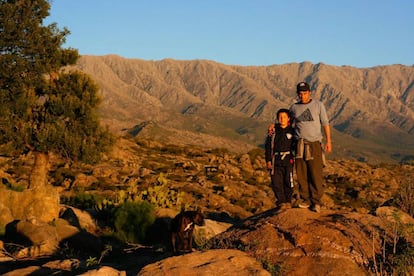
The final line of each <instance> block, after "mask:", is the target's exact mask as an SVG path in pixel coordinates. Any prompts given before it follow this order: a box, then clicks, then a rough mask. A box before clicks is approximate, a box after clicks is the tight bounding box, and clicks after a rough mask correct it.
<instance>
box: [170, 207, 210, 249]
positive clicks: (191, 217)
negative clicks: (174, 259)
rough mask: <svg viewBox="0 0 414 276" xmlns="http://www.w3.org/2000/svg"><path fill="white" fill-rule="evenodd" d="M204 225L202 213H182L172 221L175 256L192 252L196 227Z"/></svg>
mask: <svg viewBox="0 0 414 276" xmlns="http://www.w3.org/2000/svg"><path fill="white" fill-rule="evenodd" d="M195 225H198V226H203V225H204V216H203V214H201V212H200V211H181V212H180V213H179V214H178V215H176V216H175V217H174V218H173V219H172V221H171V245H172V251H173V254H177V253H180V252H183V253H186V252H191V251H192V247H193V231H194V226H195Z"/></svg>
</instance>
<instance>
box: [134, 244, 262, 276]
mask: <svg viewBox="0 0 414 276" xmlns="http://www.w3.org/2000/svg"><path fill="white" fill-rule="evenodd" d="M138 275H139V276H158V275H159V276H161V275H177V276H180V275H206V276H207V275H221V276H226V275H238V276H252V275H255V276H256V275H257V276H270V273H269V272H268V271H266V270H265V269H263V267H262V265H261V264H260V263H259V262H258V261H257V260H256V259H254V258H252V257H251V256H249V255H248V254H246V253H244V252H242V251H239V250H231V249H230V250H226V249H224V250H221V249H216V250H209V251H205V252H193V253H190V254H186V255H182V256H176V257H171V258H167V259H164V260H161V261H158V262H156V263H153V264H150V265H147V266H145V267H144V268H143V269H141V271H140V272H139V273H138Z"/></svg>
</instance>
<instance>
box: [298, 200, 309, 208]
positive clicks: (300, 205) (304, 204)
mask: <svg viewBox="0 0 414 276" xmlns="http://www.w3.org/2000/svg"><path fill="white" fill-rule="evenodd" d="M298 207H299V208H302V209H308V208H309V204H308V203H306V202H303V201H301V202H299V204H298Z"/></svg>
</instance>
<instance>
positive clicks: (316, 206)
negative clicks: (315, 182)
mask: <svg viewBox="0 0 414 276" xmlns="http://www.w3.org/2000/svg"><path fill="white" fill-rule="evenodd" d="M311 210H312V211H314V212H315V213H320V212H321V205H319V204H314V205H312V208H311Z"/></svg>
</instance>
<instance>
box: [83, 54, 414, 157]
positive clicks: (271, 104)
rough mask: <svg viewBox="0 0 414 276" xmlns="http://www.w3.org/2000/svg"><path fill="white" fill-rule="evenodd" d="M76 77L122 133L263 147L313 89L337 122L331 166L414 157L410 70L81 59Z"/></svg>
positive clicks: (413, 96) (413, 83)
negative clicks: (304, 86) (278, 119)
mask: <svg viewBox="0 0 414 276" xmlns="http://www.w3.org/2000/svg"><path fill="white" fill-rule="evenodd" d="M77 68H78V69H81V70H82V71H84V72H86V73H88V74H90V75H91V76H92V77H93V78H94V79H95V80H96V82H97V83H98V84H99V86H100V88H101V91H102V96H103V105H102V108H101V114H102V117H103V120H104V122H105V123H106V124H108V125H109V126H110V127H111V128H112V129H113V130H114V131H116V132H121V133H126V132H128V130H131V129H135V130H134V131H132V133H133V134H134V135H139V136H141V137H142V138H151V139H161V140H163V141H167V142H170V143H172V142H174V143H176V142H179V143H181V144H194V145H198V146H207V147H214V146H216V147H221V146H222V147H228V146H229V145H230V144H231V143H233V142H234V141H238V142H239V143H240V144H238V145H237V146H234V147H233V149H235V148H244V146H245V145H246V144H247V145H250V146H253V147H256V146H260V145H261V144H262V143H263V139H264V132H265V130H266V126H267V125H268V124H269V122H271V121H272V120H273V117H274V113H275V112H276V111H277V110H278V109H279V108H282V107H289V106H290V105H291V104H292V103H293V102H294V101H295V85H296V83H297V82H298V81H301V80H306V81H308V82H309V83H310V84H311V87H312V90H313V91H314V93H313V94H314V95H313V96H314V98H316V99H320V100H321V101H323V102H324V103H325V105H326V108H327V111H328V114H329V116H330V118H331V125H332V127H333V130H334V131H333V139H334V153H333V155H332V158H350V159H357V160H361V161H367V162H371V163H378V162H401V161H408V160H410V159H413V156H414V139H413V138H414V101H413V100H414V67H413V66H411V67H409V66H402V65H391V66H378V67H372V68H363V69H359V68H353V67H349V66H342V67H337V66H330V65H325V64H322V63H319V64H311V63H307V62H304V63H292V64H284V65H272V66H247V67H246V66H245V67H243V66H230V65H225V64H220V63H216V62H213V61H208V60H192V61H178V60H171V59H166V60H161V61H144V60H139V59H125V58H122V57H119V56H114V55H109V56H83V57H82V58H81V59H80V60H79V62H78V65H77ZM137 130H139V131H137ZM188 137H191V139H188ZM196 137H198V138H196ZM216 139H217V140H216ZM225 140H228V141H229V142H227V143H226V142H224V141H225Z"/></svg>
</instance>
